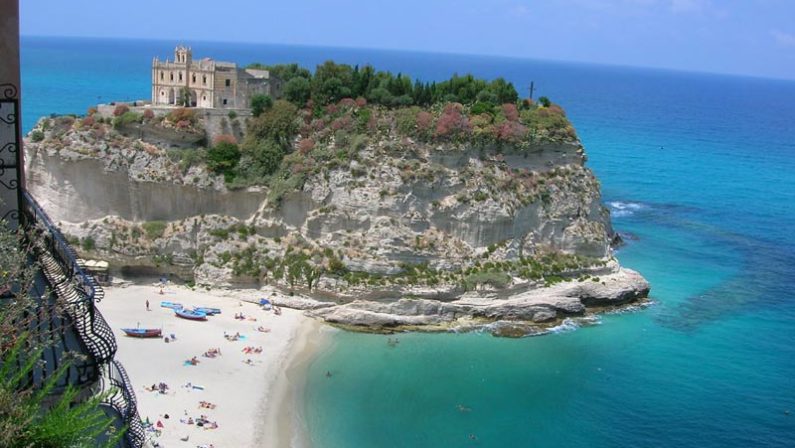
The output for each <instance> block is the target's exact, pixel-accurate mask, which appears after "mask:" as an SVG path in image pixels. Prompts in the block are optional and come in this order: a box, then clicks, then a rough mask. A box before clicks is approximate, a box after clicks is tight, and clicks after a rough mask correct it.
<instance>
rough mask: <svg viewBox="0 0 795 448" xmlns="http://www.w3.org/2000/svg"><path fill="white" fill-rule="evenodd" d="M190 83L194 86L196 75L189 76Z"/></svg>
mask: <svg viewBox="0 0 795 448" xmlns="http://www.w3.org/2000/svg"><path fill="white" fill-rule="evenodd" d="M191 82H192V83H194V84H196V75H193V76H191Z"/></svg>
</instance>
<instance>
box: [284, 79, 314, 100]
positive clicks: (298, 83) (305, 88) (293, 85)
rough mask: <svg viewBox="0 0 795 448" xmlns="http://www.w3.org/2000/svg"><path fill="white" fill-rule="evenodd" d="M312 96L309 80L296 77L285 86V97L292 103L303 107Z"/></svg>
mask: <svg viewBox="0 0 795 448" xmlns="http://www.w3.org/2000/svg"><path fill="white" fill-rule="evenodd" d="M311 94H312V90H311V86H310V84H309V79H307V78H302V77H296V78H293V79H291V80H289V81H288V82H287V84H285V85H284V97H285V98H287V100H288V101H290V102H291V103H293V104H295V105H297V106H301V107H303V105H304V104H306V102H307V101H308V100H309V97H310V96H311Z"/></svg>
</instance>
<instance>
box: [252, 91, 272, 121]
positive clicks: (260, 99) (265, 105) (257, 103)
mask: <svg viewBox="0 0 795 448" xmlns="http://www.w3.org/2000/svg"><path fill="white" fill-rule="evenodd" d="M272 106H273V99H271V97H270V96H268V95H263V94H257V95H254V96H252V97H251V113H252V114H253V115H254V116H255V117H259V116H260V115H262V113H263V112H265V110H267V109H270V108H271V107H272Z"/></svg>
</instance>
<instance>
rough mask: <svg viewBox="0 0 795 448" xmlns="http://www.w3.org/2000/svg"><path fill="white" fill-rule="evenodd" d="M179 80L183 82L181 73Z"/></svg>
mask: <svg viewBox="0 0 795 448" xmlns="http://www.w3.org/2000/svg"><path fill="white" fill-rule="evenodd" d="M179 80H180V81H182V72H179Z"/></svg>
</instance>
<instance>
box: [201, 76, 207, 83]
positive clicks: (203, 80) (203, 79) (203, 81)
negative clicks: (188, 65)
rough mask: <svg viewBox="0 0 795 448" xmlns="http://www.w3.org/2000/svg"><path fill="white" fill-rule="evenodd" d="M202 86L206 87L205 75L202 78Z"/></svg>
mask: <svg viewBox="0 0 795 448" xmlns="http://www.w3.org/2000/svg"><path fill="white" fill-rule="evenodd" d="M202 84H204V85H207V75H204V76H202Z"/></svg>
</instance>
